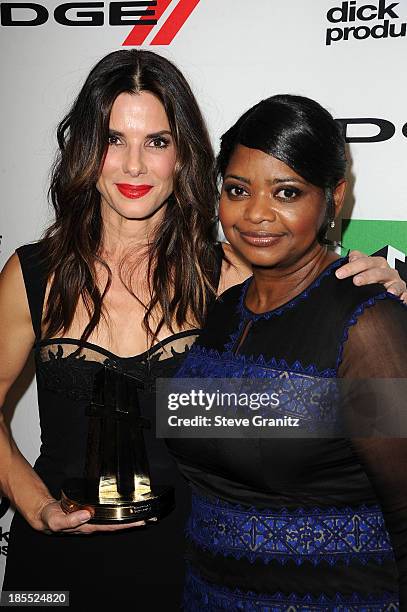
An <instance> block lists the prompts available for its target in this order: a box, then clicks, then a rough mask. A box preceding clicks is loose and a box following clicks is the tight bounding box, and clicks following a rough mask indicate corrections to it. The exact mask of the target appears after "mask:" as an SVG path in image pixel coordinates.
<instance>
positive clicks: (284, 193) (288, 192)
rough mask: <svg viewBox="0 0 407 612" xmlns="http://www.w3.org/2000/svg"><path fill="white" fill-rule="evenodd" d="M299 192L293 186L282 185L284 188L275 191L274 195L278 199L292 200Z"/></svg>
mask: <svg viewBox="0 0 407 612" xmlns="http://www.w3.org/2000/svg"><path fill="white" fill-rule="evenodd" d="M299 193H300V191H299V190H298V189H295V188H294V187H284V189H280V191H278V192H277V193H276V197H277V198H279V199H280V200H285V201H289V200H293V199H294V198H295V197H296V196H298V194H299Z"/></svg>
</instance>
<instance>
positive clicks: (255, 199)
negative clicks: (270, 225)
mask: <svg viewBox="0 0 407 612" xmlns="http://www.w3.org/2000/svg"><path fill="white" fill-rule="evenodd" d="M243 218H244V220H245V221H249V222H250V223H255V224H259V223H262V222H263V221H275V219H276V211H275V210H274V207H273V203H272V201H271V198H270V194H268V193H259V194H257V195H255V196H252V197H251V198H250V199H249V200H247V203H246V207H245V210H244V214H243Z"/></svg>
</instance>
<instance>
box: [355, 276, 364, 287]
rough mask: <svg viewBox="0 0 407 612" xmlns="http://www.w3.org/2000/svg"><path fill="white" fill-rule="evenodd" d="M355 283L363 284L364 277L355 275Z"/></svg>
mask: <svg viewBox="0 0 407 612" xmlns="http://www.w3.org/2000/svg"><path fill="white" fill-rule="evenodd" d="M353 282H354V283H355V285H361V284H362V279H361V278H359V276H355V278H354V281H353Z"/></svg>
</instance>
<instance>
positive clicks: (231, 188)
mask: <svg viewBox="0 0 407 612" xmlns="http://www.w3.org/2000/svg"><path fill="white" fill-rule="evenodd" d="M234 190H239V191H241V192H243V193H240V194H237V193H233V191H234ZM225 191H226V193H227V194H228V195H229V196H231V197H232V198H236V199H238V198H242V197H245V195H250V194H249V192H248V191H247V190H246V189H245V188H244V187H242V185H226V186H225ZM282 192H291V195H290V196H287V195H286V196H285V197H284V196H281V195H280V196H279V194H280V193H282ZM300 193H301V191H300V189H297V188H296V187H283V188H282V189H281V188H280V189H279V190H278V191H276V192H275V193H274V194H273V196H274V197H275V198H277V199H278V200H281V201H282V202H291V201H292V200H294V199H295V198H296V197H298V196H299V195H300Z"/></svg>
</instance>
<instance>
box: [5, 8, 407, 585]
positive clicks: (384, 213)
mask: <svg viewBox="0 0 407 612" xmlns="http://www.w3.org/2000/svg"><path fill="white" fill-rule="evenodd" d="M369 2H370V3H371V4H369V5H366V7H365V8H363V6H364V3H363V1H362V2H361V1H360V0H357V2H356V5H355V3H354V2H352V3H349V2H342V1H338V0H336V1H335V0H313V1H312V2H304V0H256V1H255V2H254V1H252V2H247V1H245V0H200V1H199V0H198V1H197V0H172V1H170V2H167V1H165V0H158V2H157V6H155V7H154V6H150V7H149V8H150V9H151V10H156V11H157V10H160V9H161V8H162V7H163V5H164V4H165V5H167V4H168V7H167V9H166V10H165V12H164V13H163V15H162V17H161V19H160V20H159V22H158V23H157V25H155V26H154V27H153V28H152V31H151V33H150V34H149V35H148V36H147V38H146V40H145V41H144V43H143V47H144V48H149V49H151V50H153V51H157V52H158V53H161V54H163V55H165V56H166V57H168V58H169V59H171V60H173V61H175V63H176V64H177V65H178V66H179V67H180V68H181V70H182V71H183V72H184V74H185V75H186V77H187V78H188V80H189V81H190V83H191V85H192V88H193V90H194V92H195V94H196V96H197V99H198V101H199V103H200V105H201V107H202V109H203V112H204V114H205V116H206V119H207V121H208V125H209V129H210V133H211V136H212V138H213V143H214V145H215V147H216V148H217V142H218V139H219V136H220V135H221V134H222V133H223V131H224V130H225V129H226V128H227V127H228V126H229V125H231V124H232V122H234V121H235V119H236V118H237V117H238V116H239V115H240V114H241V113H242V111H243V110H245V109H246V108H248V107H249V106H250V105H252V104H254V103H255V102H257V101H258V100H259V99H261V98H263V97H267V96H270V95H272V94H275V93H296V94H302V95H307V96H310V97H312V98H315V99H316V100H318V101H319V102H320V103H321V104H322V105H324V106H326V107H327V108H328V109H329V110H330V111H331V112H332V113H333V115H334V116H335V117H337V118H353V119H355V118H356V119H384V120H387V121H388V122H390V123H391V124H393V125H394V126H395V133H394V135H393V136H392V137H390V138H388V139H387V140H384V141H379V142H374V141H373V140H374V136H375V135H377V133H378V132H379V128H378V127H376V126H375V125H374V124H373V122H369V121H367V123H365V124H362V125H353V126H350V127H349V129H348V132H347V135H348V137H350V138H351V137H353V138H356V139H359V138H360V137H365V138H366V140H367V141H366V142H354V143H351V144H350V156H351V179H352V181H351V182H352V183H354V185H353V191H352V193H351V194H350V196H349V199H348V206H347V212H346V213H345V216H347V217H350V216H352V219H356V220H360V221H372V220H373V221H374V222H375V224H374V225H372V224H371V223H370V224H367V225H366V226H365V227H367V228H373V226H375V227H378V228H379V233H380V231H381V228H383V231H384V230H386V232H387V233H386V236H384V237H383V240H382V242H381V243H380V244H381V246H385V245H389V244H390V245H392V246H393V247H395V248H396V251H394V250H393V251H392V253H393V255H394V253H396V257H397V258H398V259H399V262H398V263H399V264H400V262H402V261H403V260H404V258H405V253H406V252H407V221H406V219H407V215H406V204H407V202H406V198H407V196H406V192H405V189H404V186H403V183H404V177H405V176H407V160H406V145H407V138H406V136H407V128H406V127H404V133H405V134H406V135H403V133H402V129H403V126H404V125H405V124H406V122H407V112H406V108H407V105H406V83H405V61H406V21H407V0H400V1H399V2H389V1H386V0H369ZM24 4H25V3H22V2H15V3H13V5H14V6H15V7H16V8H13V9H11V10H10V3H8V2H3V3H1V5H0V9H1V11H2V12H1V25H0V51H1V57H2V62H1V66H0V71H1V77H0V78H1V83H2V96H1V113H0V133H1V135H2V151H1V166H0V167H1V174H2V179H3V180H2V193H3V198H2V202H1V207H0V234H1V236H2V238H1V252H0V263H1V265H3V264H4V263H5V261H6V260H7V258H8V257H9V256H10V255H11V253H12V252H13V251H14V249H15V248H16V247H17V246H19V245H21V244H24V243H26V242H30V241H33V240H35V239H37V238H38V237H39V236H40V234H41V232H42V230H43V228H44V227H45V226H46V224H47V222H48V220H49V209H48V206H47V203H46V191H47V183H48V176H49V168H50V165H51V163H52V160H53V156H54V153H55V128H56V125H57V123H58V121H59V120H60V119H61V118H62V116H63V115H64V113H65V112H66V111H67V109H68V108H69V106H70V104H71V102H72V100H73V98H74V96H75V95H76V93H77V92H78V90H79V88H80V86H81V84H82V82H83V80H84V78H85V76H86V75H87V73H88V72H89V70H90V68H91V67H92V65H93V64H94V63H95V62H96V61H97V60H98V59H99V58H100V57H102V56H103V55H105V54H106V53H108V52H110V51H113V50H115V49H119V48H120V47H121V46H122V44H123V42H124V41H125V39H126V38H127V36H128V34H129V33H130V31H132V29H133V26H132V25H130V24H127V25H110V24H109V2H100V3H98V4H99V5H100V8H96V9H94V8H93V9H87V11H88V12H89V11H91V12H93V13H96V14H98V15H99V19H100V15H103V18H104V24H103V25H91V24H90V22H89V21H88V24H87V25H81V26H78V25H74V23H75V22H77V21H78V20H86V19H88V20H89V18H85V17H83V16H82V17H81V16H78V12H81V11H82V12H83V10H84V7H82V8H80V7H79V8H77V9H74V8H72V9H70V10H69V11H68V12H67V14H66V16H67V18H68V19H70V20H71V24H67V25H62V24H60V23H57V22H56V21H55V19H54V15H53V13H54V9H55V8H56V7H58V5H59V4H62V2H45V1H44V0H38V2H37V3H36V4H38V5H41V6H40V8H39V9H38V11H39V14H46V13H45V12H44V9H43V8H41V7H45V8H46V9H47V12H48V14H49V18H48V20H47V21H46V22H45V23H43V24H42V25H37V26H36V25H32V24H31V23H30V22H32V20H33V19H34V18H35V17H36V12H35V11H33V9H27V8H24V6H23V5H24ZM31 4H32V3H31ZM75 4H76V3H75ZM80 4H86V3H77V5H78V6H79V5H80ZM127 4H131V3H127ZM150 4H151V3H150ZM340 7H342V9H341V10H338V9H339V8H340ZM352 7H354V8H355V9H357V11H355V15H353V14H352V13H351V12H350V14H349V11H348V9H349V8H352ZM369 7H370V8H369ZM372 7H376V9H377V10H376V9H375V10H373V8H372ZM145 8H147V7H145ZM335 8H336V9H337V10H331V9H335ZM188 9H189V10H191V9H193V10H192V12H191V14H190V16H189V17H188V19H187V20H186V21H185V23H184V24H183V26H182V27H181V28H180V30H179V32H178V33H177V34H176V36H175V37H174V39H173V40H172V41H171V42H170V44H167V45H158V46H157V45H156V44H153V45H151V44H150V43H151V41H154V38H155V36H156V35H157V33H158V32H159V31H160V30H161V27H162V26H163V25H164V24H166V25H165V26H164V27H165V28H166V27H167V26H170V27H171V26H172V27H173V29H177V28H176V25H177V23H176V21H177V18H178V14H179V13H180V12H182V11H184V12H188ZM126 10H127V11H129V10H130V9H126ZM177 11H178V13H177ZM329 11H330V12H329ZM346 13H348V14H346ZM328 14H329V15H330V17H331V20H332V19H333V20H335V22H332V21H329V19H328V17H327V15H328ZM93 19H94V20H95V19H96V17H95V16H94V17H93ZM123 19H124V18H123ZM340 19H342V21H338V20H340ZM344 19H347V21H344ZM10 21H12V22H15V21H20V22H21V21H25V24H24V25H23V24H20V25H13V24H12V23H10ZM136 28H137V26H136ZM144 28H145V26H144ZM328 29H331V32H330V33H329V32H327V31H328ZM139 31H141V29H140V28H139V29H138V30H137V32H136V30H135V32H136V34H137V33H138V32H139ZM163 32H165V30H163ZM386 34H387V35H386ZM327 37H328V39H329V40H330V41H331V42H330V44H326V42H327ZM339 38H341V40H339ZM345 38H347V40H345ZM334 39H338V40H334ZM154 42H155V41H154ZM390 127H391V126H390ZM381 221H390V222H392V223H390V224H389V223H386V224H381V223H380V222H381ZM394 222H395V223H394ZM363 226H364V225H363V223H362V224H361V225H360V224H359V225H358V224H356V225H355V226H354V227H357V228H360V231H362V227H363ZM389 232H390V234H389ZM389 235H390V236H391V238H389ZM393 237H394V239H393ZM348 246H357V245H356V244H355V245H348ZM400 269H402V268H400ZM16 341H18V339H17V338H16ZM29 373H30V372H29V371H28V373H27V374H26V375H25V376H24V377H23V380H21V381H19V384H18V385H17V387H16V388H15V389H14V390H13V392H12V394H11V398H10V400H9V402H8V410H9V411H10V412H12V411H13V409H14V406H15V405H17V407H16V410H15V413H14V417H13V420H12V429H13V432H14V435H15V438H16V439H17V442H18V444H19V446H20V448H21V450H22V451H23V453H24V454H25V455H26V456H27V458H28V459H29V460H30V461H33V460H34V459H35V458H36V456H37V453H38V446H39V426H38V412H37V406H36V393H35V389H34V387H33V385H31V386H29V387H28V389H27V390H26V388H27V380H28V379H29ZM21 395H22V397H21V398H20V396H21ZM3 507H4V506H2V505H1V504H0V584H1V582H2V574H3V569H4V564H5V559H6V553H7V537H8V527H9V523H10V519H11V511H8V512H7V513H6V514H5V515H4V511H3V510H2V508H3ZM2 515H3V516H2ZM27 554H28V551H27ZM29 554H33V555H34V554H35V553H34V551H30V553H29ZM33 562H34V556H33Z"/></svg>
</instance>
